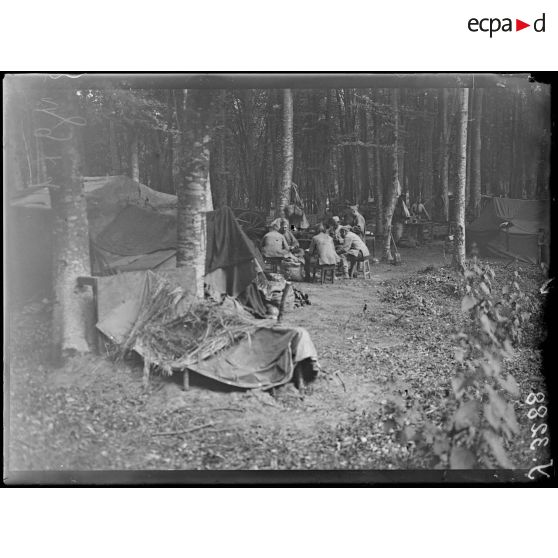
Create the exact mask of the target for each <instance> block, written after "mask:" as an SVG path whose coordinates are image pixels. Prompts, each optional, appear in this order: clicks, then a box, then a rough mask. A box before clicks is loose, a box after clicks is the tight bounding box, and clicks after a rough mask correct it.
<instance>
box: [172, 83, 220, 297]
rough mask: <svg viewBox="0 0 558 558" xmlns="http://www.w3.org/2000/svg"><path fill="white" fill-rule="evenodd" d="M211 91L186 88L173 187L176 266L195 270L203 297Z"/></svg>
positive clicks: (199, 292) (211, 127)
mask: <svg viewBox="0 0 558 558" xmlns="http://www.w3.org/2000/svg"><path fill="white" fill-rule="evenodd" d="M212 95H213V94H212V92H211V91H208V90H204V89H194V90H191V91H188V97H187V99H188V100H187V103H186V107H187V111H186V112H187V119H188V125H187V126H186V127H185V128H184V131H183V133H182V140H183V141H182V150H183V153H182V157H181V160H182V169H181V170H182V172H181V176H180V180H179V183H178V187H177V192H176V193H177V197H178V200H177V213H178V215H177V250H176V266H177V267H185V266H189V267H192V268H193V269H194V272H195V290H194V292H195V294H196V296H198V297H200V298H201V297H203V278H204V276H205V253H206V218H205V211H206V207H207V203H208V202H207V196H209V195H211V193H210V192H209V191H208V190H209V147H210V143H211V138H212V134H213V119H214V114H213V113H214V110H213V98H212Z"/></svg>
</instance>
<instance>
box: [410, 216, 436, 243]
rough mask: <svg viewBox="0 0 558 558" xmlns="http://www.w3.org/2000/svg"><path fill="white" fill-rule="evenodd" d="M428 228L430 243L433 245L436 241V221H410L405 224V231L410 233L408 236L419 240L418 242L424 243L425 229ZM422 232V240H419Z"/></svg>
mask: <svg viewBox="0 0 558 558" xmlns="http://www.w3.org/2000/svg"><path fill="white" fill-rule="evenodd" d="M425 228H427V229H428V233H429V234H428V240H427V242H428V243H431V242H432V240H433V239H434V221H416V222H412V221H409V222H407V223H405V229H407V231H408V232H409V233H411V231H412V234H409V235H408V236H413V237H414V238H416V239H417V241H418V242H421V241H424V229H425ZM419 232H420V236H421V238H418V235H419Z"/></svg>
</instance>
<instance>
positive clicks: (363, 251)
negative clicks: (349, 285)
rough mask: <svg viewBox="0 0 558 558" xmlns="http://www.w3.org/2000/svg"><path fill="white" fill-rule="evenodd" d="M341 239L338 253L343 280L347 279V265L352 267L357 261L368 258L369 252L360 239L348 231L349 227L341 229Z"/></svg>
mask: <svg viewBox="0 0 558 558" xmlns="http://www.w3.org/2000/svg"><path fill="white" fill-rule="evenodd" d="M341 238H342V239H343V244H342V245H341V246H340V247H339V248H338V253H339V255H340V257H341V261H342V262H343V278H344V279H349V263H351V264H352V265H354V264H355V263H356V262H357V261H358V260H362V259H363V258H366V257H368V256H370V251H369V250H368V247H367V246H366V244H365V243H364V242H363V240H362V238H360V237H359V236H358V235H356V234H355V233H354V232H352V231H350V230H349V227H341Z"/></svg>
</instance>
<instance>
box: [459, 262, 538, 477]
mask: <svg viewBox="0 0 558 558" xmlns="http://www.w3.org/2000/svg"><path fill="white" fill-rule="evenodd" d="M519 271H521V269H520V270H519ZM519 271H515V273H514V277H513V279H512V280H511V281H510V282H509V284H507V285H504V287H503V288H501V289H500V290H498V289H497V288H496V287H495V285H494V282H495V281H494V280H495V274H494V271H493V270H492V269H491V268H490V266H488V265H482V264H480V262H478V261H477V260H476V258H475V259H473V261H472V262H471V263H469V264H468V265H467V267H466V269H465V270H464V273H463V284H462V292H463V298H462V300H461V310H462V312H463V313H464V314H466V316H467V317H468V323H466V327H465V328H464V330H463V331H460V332H459V333H458V334H457V335H456V337H455V338H456V341H457V342H458V347H457V349H456V352H455V358H456V361H457V366H458V371H457V374H456V376H455V378H454V379H453V380H452V388H453V393H454V397H455V398H456V400H457V402H458V405H459V406H458V408H457V411H456V412H455V414H454V416H453V419H452V421H451V427H450V429H449V432H448V438H449V439H450V442H451V444H452V454H451V458H450V466H451V467H452V468H462V467H463V468H468V467H469V466H472V464H473V461H472V459H471V456H472V455H476V456H477V458H481V460H483V461H484V463H485V464H486V465H488V466H491V461H490V460H487V459H486V456H487V455H491V456H492V458H493V459H494V460H495V461H496V463H498V465H499V466H501V467H506V468H509V467H511V466H512V464H511V461H510V460H509V458H508V456H507V453H506V450H505V444H506V442H507V441H509V440H511V439H512V437H513V436H514V435H517V434H519V425H518V422H517V419H516V416H515V411H514V407H513V403H512V402H510V401H509V399H510V398H512V399H513V398H518V397H519V386H518V384H517V382H516V380H515V378H514V377H513V376H512V375H511V374H506V373H505V372H504V370H503V363H504V361H505V359H507V358H510V357H511V356H512V355H513V353H514V350H515V347H517V345H519V344H520V343H521V341H522V340H523V335H524V333H523V332H524V331H525V329H526V326H527V325H528V322H529V320H530V319H531V315H532V311H533V308H534V302H533V301H532V300H531V298H530V297H529V295H527V294H526V293H525V292H524V291H523V290H522V288H521V286H520V282H521V279H520V273H519ZM471 451H472V453H471Z"/></svg>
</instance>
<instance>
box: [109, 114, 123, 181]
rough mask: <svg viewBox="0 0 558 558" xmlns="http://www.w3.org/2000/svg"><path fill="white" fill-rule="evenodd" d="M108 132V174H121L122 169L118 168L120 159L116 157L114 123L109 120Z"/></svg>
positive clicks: (116, 147)
mask: <svg viewBox="0 0 558 558" xmlns="http://www.w3.org/2000/svg"><path fill="white" fill-rule="evenodd" d="M108 128H109V129H108V132H109V149H110V174H111V175H113V176H114V175H118V174H121V172H122V169H121V168H120V157H119V156H118V142H117V139H116V129H115V124H114V121H113V120H111V119H109V121H108Z"/></svg>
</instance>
